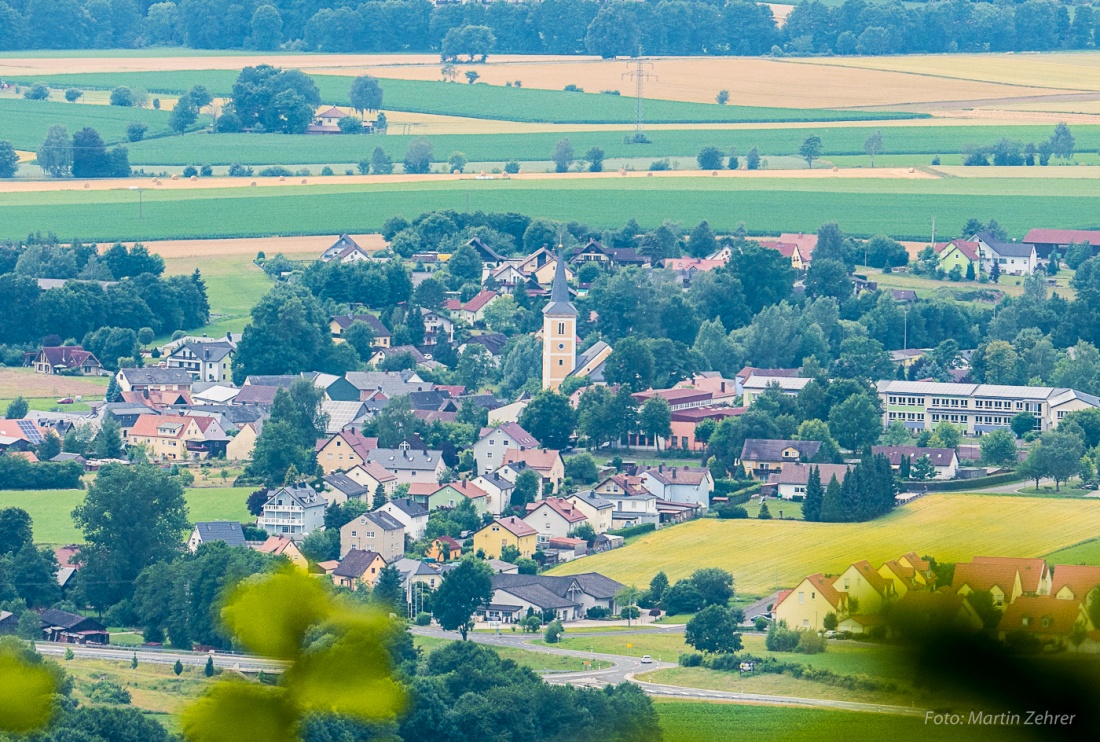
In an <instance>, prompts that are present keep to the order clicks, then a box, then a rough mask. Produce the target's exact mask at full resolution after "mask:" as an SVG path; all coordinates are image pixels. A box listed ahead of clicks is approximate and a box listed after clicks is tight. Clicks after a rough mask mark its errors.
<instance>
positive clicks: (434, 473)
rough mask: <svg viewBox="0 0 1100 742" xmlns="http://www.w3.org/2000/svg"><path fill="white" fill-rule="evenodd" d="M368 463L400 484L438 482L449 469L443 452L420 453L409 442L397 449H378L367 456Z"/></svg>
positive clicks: (404, 442) (403, 442)
mask: <svg viewBox="0 0 1100 742" xmlns="http://www.w3.org/2000/svg"><path fill="white" fill-rule="evenodd" d="M367 461H368V462H370V463H372V464H377V465H378V466H381V467H382V468H384V469H385V470H386V471H388V472H390V473H391V474H393V475H394V477H396V478H397V483H398V484H413V483H414V482H417V483H420V482H438V481H439V478H440V477H441V476H442V475H443V472H444V471H445V470H446V468H447V467H446V465H445V464H444V463H443V452H442V451H433V450H427V451H418V450H415V449H413V448H411V447H410V446H409V443H408V441H402V442H401V444H400V445H399V446H398V447H397V448H376V449H374V450H373V451H370V452H369V453H368V454H367Z"/></svg>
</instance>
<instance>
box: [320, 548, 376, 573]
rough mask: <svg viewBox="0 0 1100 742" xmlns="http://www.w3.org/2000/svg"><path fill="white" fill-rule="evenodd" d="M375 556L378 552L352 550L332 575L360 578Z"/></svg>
mask: <svg viewBox="0 0 1100 742" xmlns="http://www.w3.org/2000/svg"><path fill="white" fill-rule="evenodd" d="M377 556H378V552H375V551H362V550H361V549H352V550H351V551H349V552H348V553H347V556H345V557H344V560H343V561H342V562H340V566H339V567H337V568H336V569H335V571H333V573H332V574H334V575H336V576H337V577H356V578H358V577H362V576H363V573H364V572H366V571H367V568H368V567H369V566H370V565H371V562H373V561H374V559H375V557H377ZM383 561H384V560H383Z"/></svg>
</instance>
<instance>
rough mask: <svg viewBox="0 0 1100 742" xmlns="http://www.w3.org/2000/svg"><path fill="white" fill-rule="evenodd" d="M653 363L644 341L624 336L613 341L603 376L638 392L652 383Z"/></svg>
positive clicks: (611, 382)
mask: <svg viewBox="0 0 1100 742" xmlns="http://www.w3.org/2000/svg"><path fill="white" fill-rule="evenodd" d="M653 364H654V359H653V352H652V351H650V349H649V346H648V345H647V344H646V343H645V342H644V341H642V340H640V339H638V338H636V337H624V338H622V339H621V340H619V341H618V342H616V343H615V345H614V349H613V350H612V352H611V355H610V356H609V357H608V359H607V361H606V362H605V364H604V378H606V379H607V382H608V383H609V384H623V385H625V386H629V387H630V389H631V391H634V392H640V391H643V390H645V389H649V388H650V387H651V386H652V385H653ZM536 437H537V436H536ZM540 440H541V439H540Z"/></svg>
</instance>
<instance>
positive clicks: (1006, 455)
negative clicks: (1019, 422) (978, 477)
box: [981, 430, 1017, 466]
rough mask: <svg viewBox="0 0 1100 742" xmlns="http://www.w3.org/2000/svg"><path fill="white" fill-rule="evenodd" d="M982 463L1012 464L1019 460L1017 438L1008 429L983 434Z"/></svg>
mask: <svg viewBox="0 0 1100 742" xmlns="http://www.w3.org/2000/svg"><path fill="white" fill-rule="evenodd" d="M981 444H982V463H985V464H992V465H994V466H1012V465H1014V464H1015V463H1016V462H1017V456H1016V438H1015V436H1014V435H1013V434H1012V433H1011V432H1009V431H1007V430H994V431H993V432H991V433H986V434H985V435H983V436H982V441H981Z"/></svg>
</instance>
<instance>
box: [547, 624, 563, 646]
mask: <svg viewBox="0 0 1100 742" xmlns="http://www.w3.org/2000/svg"><path fill="white" fill-rule="evenodd" d="M564 633H565V627H564V626H562V623H561V621H559V620H558V619H556V618H555V619H554V620H553V621H551V622H550V623H549V624H547V625H546V633H545V634H544V636H543V639H544V640H545V641H546V643H547V644H557V643H558V642H560V641H561V635H562V634H564Z"/></svg>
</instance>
